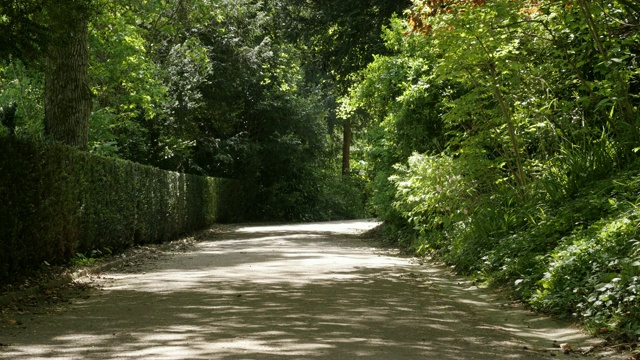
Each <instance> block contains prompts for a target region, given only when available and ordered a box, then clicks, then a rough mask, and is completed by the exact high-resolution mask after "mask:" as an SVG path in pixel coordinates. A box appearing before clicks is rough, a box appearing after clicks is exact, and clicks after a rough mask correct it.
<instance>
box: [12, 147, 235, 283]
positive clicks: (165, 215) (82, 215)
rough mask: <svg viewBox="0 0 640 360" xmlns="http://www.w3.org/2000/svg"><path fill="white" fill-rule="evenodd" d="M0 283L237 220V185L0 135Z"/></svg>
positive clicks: (217, 179) (226, 181)
mask: <svg viewBox="0 0 640 360" xmlns="http://www.w3.org/2000/svg"><path fill="white" fill-rule="evenodd" d="M0 153H2V157H1V158H0V214H2V216H0V229H2V230H1V232H0V279H1V280H0V282H6V281H10V280H11V278H12V277H14V276H16V275H19V274H21V273H25V272H28V271H30V270H32V269H35V268H37V267H39V266H40V265H41V264H42V263H43V262H44V261H47V262H48V263H63V262H66V261H68V260H70V259H71V258H72V257H73V256H74V255H75V254H76V253H78V252H81V253H83V252H86V251H90V250H93V249H102V248H110V249H113V250H119V249H124V248H126V247H128V246H131V245H133V244H141V243H149V242H161V241H165V240H169V239H173V238H175V237H177V236H180V235H182V234H184V233H187V232H189V231H194V230H197V229H201V228H203V227H206V226H208V225H210V224H212V223H214V222H220V221H232V220H238V219H241V218H242V214H243V212H244V204H245V203H246V202H245V199H244V198H243V197H242V196H241V190H240V189H241V186H240V184H239V183H238V182H236V181H232V180H228V179H219V178H208V177H201V176H195V175H186V174H180V173H176V172H169V171H163V170H159V169H156V168H153V167H150V166H144V165H140V164H136V163H133V162H130V161H124V160H117V159H111V158H104V157H99V156H94V155H90V154H88V153H84V152H79V151H77V150H74V149H72V148H69V147H66V146H63V145H57V144H49V143H38V142H33V141H27V140H20V139H16V138H11V137H0Z"/></svg>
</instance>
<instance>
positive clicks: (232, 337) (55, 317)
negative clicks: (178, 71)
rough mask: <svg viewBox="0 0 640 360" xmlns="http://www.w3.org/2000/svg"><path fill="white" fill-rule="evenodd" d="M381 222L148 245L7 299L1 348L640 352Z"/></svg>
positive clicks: (11, 354)
mask: <svg viewBox="0 0 640 360" xmlns="http://www.w3.org/2000/svg"><path fill="white" fill-rule="evenodd" d="M376 225H377V224H376V223H375V222H372V221H348V222H330V223H318V224H298V225H273V226H242V225H238V226H232V227H223V228H216V229H212V230H210V231H207V232H203V233H202V234H200V235H198V238H197V239H191V240H189V241H183V246H182V247H178V248H176V249H173V250H171V249H170V250H166V251H160V250H157V249H155V250H154V249H152V248H149V249H147V250H140V251H139V255H138V256H137V257H136V258H133V257H131V256H130V257H129V258H128V259H126V260H125V261H120V260H119V261H120V262H119V263H118V264H115V263H112V264H103V265H102V267H101V268H99V270H100V271H99V272H94V273H92V272H87V273H86V274H85V275H84V276H82V277H80V278H78V279H76V281H75V282H74V283H68V285H65V286H58V287H55V288H54V289H43V291H40V292H39V293H38V295H29V296H33V297H29V296H27V297H26V298H17V299H14V300H12V301H11V303H10V304H8V305H7V306H4V307H2V310H1V311H0V358H6V359H41V358H47V359H51V358H54V359H127V358H145V359H282V358H292V359H309V358H322V359H341V358H344V359H346V358H372V359H402V358H406V359H498V360H499V359H541V358H555V357H562V358H606V359H628V358H629V355H628V354H627V355H624V354H616V353H615V352H614V351H613V350H612V349H606V348H602V347H599V346H598V345H600V344H601V341H600V340H597V339H591V338H589V337H588V336H586V335H584V334H582V333H581V332H580V331H578V330H577V329H575V328H572V327H570V326H568V325H567V324H563V323H560V322H557V321H554V320H551V319H548V318H545V317H541V316H537V315H535V314H533V313H531V312H528V311H526V310H524V309H522V308H521V307H519V306H518V305H517V304H512V303H509V302H508V301H506V300H504V299H501V298H500V297H499V295H496V294H492V293H491V292H490V291H488V290H486V289H479V288H477V287H475V286H473V284H471V283H469V282H467V281H466V280H465V279H463V278H460V277H457V276H454V275H452V274H450V273H449V272H448V271H447V270H446V268H444V267H442V266H439V265H437V264H432V263H425V262H423V261H418V260H417V259H415V258H412V257H408V256H402V255H399V254H398V252H397V251H395V250H393V249H388V248H382V247H379V246H378V245H377V243H376V242H375V241H371V240H368V239H364V238H362V237H361V236H359V234H361V233H363V232H365V231H367V230H369V229H371V228H372V227H374V226H376ZM196 240H197V241H196ZM47 291H49V293H47ZM38 299H44V300H45V301H44V302H42V303H38V301H41V300H38ZM47 299H48V300H47ZM561 345H563V346H564V347H565V348H567V351H564V350H563V349H562V348H560V346H561ZM583 353H587V355H583Z"/></svg>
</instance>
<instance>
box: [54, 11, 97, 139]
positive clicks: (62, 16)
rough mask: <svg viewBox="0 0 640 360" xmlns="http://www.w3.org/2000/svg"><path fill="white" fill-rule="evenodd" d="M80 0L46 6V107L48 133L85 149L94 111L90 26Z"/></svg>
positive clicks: (86, 12)
mask: <svg viewBox="0 0 640 360" xmlns="http://www.w3.org/2000/svg"><path fill="white" fill-rule="evenodd" d="M80 2H81V1H77V0H64V1H62V3H61V2H59V1H58V2H55V4H51V6H48V8H47V10H48V11H49V16H50V23H49V25H50V27H49V29H50V31H51V43H50V45H49V47H48V54H47V58H46V68H45V90H44V93H45V95H44V97H45V101H44V109H45V134H46V135H47V136H48V137H49V138H51V139H53V140H56V141H60V142H62V143H65V144H67V145H70V146H74V147H77V148H79V149H83V150H85V149H86V148H87V142H88V130H89V116H90V115H91V91H90V90H89V86H88V81H87V77H88V75H87V72H88V68H89V49H88V32H89V29H88V11H87V7H86V6H83V5H82V4H79V3H80ZM70 9H72V10H71V11H70Z"/></svg>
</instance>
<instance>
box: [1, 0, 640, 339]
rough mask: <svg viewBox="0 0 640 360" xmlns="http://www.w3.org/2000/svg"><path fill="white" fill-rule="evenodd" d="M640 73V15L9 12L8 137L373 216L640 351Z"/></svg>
mask: <svg viewBox="0 0 640 360" xmlns="http://www.w3.org/2000/svg"><path fill="white" fill-rule="evenodd" d="M69 34H71V35H69ZM638 55H640V5H638V4H637V3H636V2H635V1H633V0H555V1H554V0H405V1H396V0H353V1H340V0H326V1H321V2H320V1H308V0H234V1H231V0H143V1H139V0H138V1H132V0H115V1H114V0H109V1H107V0H61V1H57V2H55V5H54V4H52V2H49V1H46V0H6V1H2V2H0V106H2V107H3V112H2V118H3V124H4V125H5V127H4V128H2V129H1V130H0V132H1V136H4V137H17V138H24V139H32V140H33V141H39V142H51V141H54V142H62V143H65V144H68V145H70V146H72V147H75V148H78V149H79V150H81V151H87V152H89V153H92V154H95V155H97V156H102V157H106V158H119V159H126V160H131V161H134V162H137V163H141V164H145V165H151V166H154V167H158V168H161V169H167V170H173V171H180V172H184V173H188V174H196V175H206V176H213V177H223V178H231V179H239V180H242V181H243V182H244V183H245V184H249V186H248V187H247V188H251V189H253V191H254V192H255V199H256V200H255V202H254V205H253V206H252V207H251V208H250V209H249V210H248V211H249V214H248V216H247V218H249V219H251V220H259V221H264V220H269V221H276V220H277V221H312V220H328V219H345V218H359V217H367V216H375V217H377V218H378V219H380V220H382V221H384V227H383V230H382V232H383V235H384V236H385V238H386V239H387V240H388V241H390V242H393V243H395V244H398V245H401V246H403V247H405V248H407V249H409V250H410V251H411V252H413V253H415V254H418V255H421V256H433V257H436V258H438V259H441V260H443V261H444V262H446V263H447V264H448V265H450V266H451V267H452V268H453V269H455V270H456V271H458V272H460V273H463V274H466V275H469V276H472V277H474V278H475V279H476V281H477V282H479V283H484V284H487V285H491V286H499V287H502V288H505V289H507V290H508V291H509V293H510V294H511V296H512V297H513V298H514V299H517V300H519V301H522V302H524V303H526V304H528V305H529V306H530V307H532V308H534V309H536V310H538V311H542V312H546V313H550V314H554V315H556V316H559V317H567V318H571V319H574V320H578V321H581V322H582V323H583V324H584V325H585V327H586V328H587V329H588V330H590V331H591V332H593V333H598V334H604V335H607V336H610V337H613V338H617V339H620V340H622V341H626V342H629V343H636V342H638V341H639V339H640V241H639V240H638V236H639V235H640V234H639V226H640V159H638V151H639V150H640V141H639V140H640V131H639V125H640V124H639V120H640V117H639V113H638V107H639V105H640V66H639V64H638V59H637V56H638ZM13 110H15V118H14V117H13V116H11V115H12V114H13Z"/></svg>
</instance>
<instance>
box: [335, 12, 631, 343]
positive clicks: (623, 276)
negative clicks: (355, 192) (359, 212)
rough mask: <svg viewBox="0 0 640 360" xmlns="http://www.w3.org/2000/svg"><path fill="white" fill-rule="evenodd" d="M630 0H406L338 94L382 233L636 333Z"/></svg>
mask: <svg viewBox="0 0 640 360" xmlns="http://www.w3.org/2000/svg"><path fill="white" fill-rule="evenodd" d="M638 10H639V9H638V8H637V6H635V5H633V4H631V3H630V2H626V1H609V0H599V1H582V0H577V1H555V2H553V1H536V2H533V1H510V0H504V1H503V0H496V1H490V2H489V1H486V2H485V1H470V2H469V1H451V2H442V1H437V0H425V1H423V0H415V1H413V6H412V8H411V9H410V10H408V11H407V13H406V14H405V15H404V16H403V17H397V18H395V19H394V20H393V22H392V24H391V26H389V27H388V28H387V29H386V31H385V34H384V38H385V41H386V44H387V47H388V49H389V50H390V51H392V54H387V55H382V56H377V57H376V58H375V60H374V61H373V62H372V63H371V64H369V65H368V67H367V68H366V69H364V70H362V71H360V72H359V73H358V74H356V75H353V76H354V78H356V79H358V81H356V82H355V84H354V85H353V86H352V87H351V90H350V92H349V95H348V96H345V97H344V98H342V100H341V113H340V114H341V116H342V117H344V118H358V117H365V118H366V119H367V121H368V122H369V123H370V124H371V125H370V126H369V127H367V129H366V132H365V134H364V136H362V137H361V139H360V143H359V145H358V146H359V147H360V148H362V149H364V150H363V151H362V152H361V153H359V154H358V156H359V158H358V159H356V160H360V161H361V162H362V164H363V165H361V168H362V170H363V171H364V172H365V173H366V176H367V178H368V179H369V182H368V185H367V186H368V187H367V189H368V192H369V194H370V196H371V201H370V202H369V204H370V208H371V210H372V211H374V212H375V213H376V214H377V215H378V216H380V217H381V218H383V219H384V220H385V221H386V223H387V229H386V232H387V235H388V236H390V237H392V238H395V239H398V240H399V241H400V242H401V243H403V244H405V245H406V246H408V247H411V248H412V249H414V250H415V251H416V252H418V253H433V254H436V255H438V256H440V257H441V258H443V259H444V260H445V261H447V262H448V263H449V264H451V265H453V266H455V268H456V269H457V270H458V271H460V272H463V273H466V274H472V275H473V276H475V277H477V278H478V279H479V280H483V281H486V282H488V283H491V284H498V285H501V286H507V287H509V288H510V289H511V290H512V291H513V294H514V296H517V297H518V298H519V299H521V300H523V301H525V302H528V303H529V304H530V305H531V306H533V307H535V308H537V309H540V310H543V311H548V312H552V313H555V314H557V315H560V316H574V317H575V318H577V319H580V320H583V321H584V322H585V324H587V326H588V327H589V328H591V329H592V330H594V331H597V332H601V333H602V332H609V333H613V334H616V335H618V336H620V337H622V338H625V339H626V340H630V341H635V340H637V337H638V335H640V321H639V320H640V318H639V317H638V313H637V305H638V303H637V300H636V297H637V291H638V288H637V281H638V279H639V278H640V267H638V265H640V257H639V255H640V253H639V251H640V250H639V248H638V242H637V230H638V218H637V216H638V214H637V209H638V204H639V201H640V198H639V197H638V191H639V190H640V188H639V187H638V185H640V184H638V182H637V177H638V175H639V174H638V168H639V164H640V163H639V162H638V160H636V151H637V150H636V147H637V142H638V131H637V129H638V119H639V117H638V105H639V103H638V101H639V97H638V95H640V94H639V93H638V85H639V83H638V80H639V78H638V74H639V72H638V71H639V68H638V66H637V62H636V57H637V55H638V52H639V51H640V47H639V45H638V44H639V40H640V27H639V26H638V24H639V20H640V12H638Z"/></svg>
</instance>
